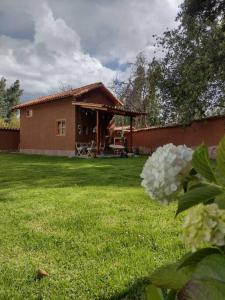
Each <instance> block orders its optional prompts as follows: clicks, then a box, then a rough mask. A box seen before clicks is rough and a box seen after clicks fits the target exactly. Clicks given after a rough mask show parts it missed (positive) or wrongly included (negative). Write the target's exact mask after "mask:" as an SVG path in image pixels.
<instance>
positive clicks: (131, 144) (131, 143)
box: [129, 116, 133, 153]
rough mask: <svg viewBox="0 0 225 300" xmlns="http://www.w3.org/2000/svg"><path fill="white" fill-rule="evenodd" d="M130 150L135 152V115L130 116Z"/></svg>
mask: <svg viewBox="0 0 225 300" xmlns="http://www.w3.org/2000/svg"><path fill="white" fill-rule="evenodd" d="M129 148H130V149H129V151H130V152H131V153H132V152H133V117H132V116H130V147H129Z"/></svg>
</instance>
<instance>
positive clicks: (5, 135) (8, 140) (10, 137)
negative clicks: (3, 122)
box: [0, 128, 20, 151]
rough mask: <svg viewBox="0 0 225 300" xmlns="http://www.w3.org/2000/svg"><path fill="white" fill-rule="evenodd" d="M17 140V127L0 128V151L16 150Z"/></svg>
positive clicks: (18, 138)
mask: <svg viewBox="0 0 225 300" xmlns="http://www.w3.org/2000/svg"><path fill="white" fill-rule="evenodd" d="M19 142H20V131H19V129H6V128H0V151H18V148H19Z"/></svg>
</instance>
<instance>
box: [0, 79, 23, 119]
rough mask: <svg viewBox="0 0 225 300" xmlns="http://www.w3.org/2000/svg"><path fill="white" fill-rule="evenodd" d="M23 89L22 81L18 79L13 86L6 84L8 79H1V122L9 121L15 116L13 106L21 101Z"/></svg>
mask: <svg viewBox="0 0 225 300" xmlns="http://www.w3.org/2000/svg"><path fill="white" fill-rule="evenodd" d="M22 93H23V90H21V89H20V82H19V80H16V81H15V82H14V83H13V84H12V85H11V86H9V87H7V86H6V79H5V78H4V77H2V78H1V79H0V119H1V122H6V123H9V122H11V121H12V119H13V118H14V117H15V113H14V112H13V111H12V107H13V106H14V105H17V104H18V103H19V102H20V96H21V95H22Z"/></svg>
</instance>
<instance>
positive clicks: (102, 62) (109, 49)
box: [0, 0, 181, 98]
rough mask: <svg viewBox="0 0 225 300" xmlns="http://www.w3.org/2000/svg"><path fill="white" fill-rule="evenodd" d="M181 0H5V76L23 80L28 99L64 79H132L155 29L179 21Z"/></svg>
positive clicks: (0, 21)
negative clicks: (132, 64)
mask: <svg viewBox="0 0 225 300" xmlns="http://www.w3.org/2000/svg"><path fill="white" fill-rule="evenodd" d="M180 2H181V0H162V1H157V0H141V1H139V0H113V1H111V0H76V1H73V0H64V1H58V0H39V1H35V0H20V1H16V0H1V1H0V76H5V77H6V78H7V79H8V80H9V82H12V81H14V80H16V79H20V80H21V83H22V87H23V89H24V93H25V96H24V97H25V98H28V97H29V95H30V96H31V95H32V96H36V95H41V94H46V93H49V92H50V91H51V92H52V91H53V90H57V89H58V88H59V85H60V83H63V84H65V85H71V86H75V87H76V86H80V85H83V84H87V83H90V82H94V81H103V82H104V83H105V84H108V83H110V82H111V81H112V79H113V78H115V77H116V76H121V77H122V78H126V76H127V75H128V73H129V70H128V68H127V65H128V64H127V63H128V62H131V61H133V60H134V58H135V56H136V55H137V54H138V52H140V51H144V53H145V54H146V55H147V57H148V58H151V57H152V56H153V52H154V47H153V44H154V39H153V38H152V35H153V34H155V33H156V34H161V33H162V32H163V31H164V30H165V29H166V27H173V26H174V18H175V16H176V14H177V10H178V4H179V3H180Z"/></svg>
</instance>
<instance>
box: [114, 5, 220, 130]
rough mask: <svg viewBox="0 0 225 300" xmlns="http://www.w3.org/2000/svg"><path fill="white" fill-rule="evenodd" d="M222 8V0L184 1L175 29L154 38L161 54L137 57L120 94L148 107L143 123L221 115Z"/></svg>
mask: <svg viewBox="0 0 225 300" xmlns="http://www.w3.org/2000/svg"><path fill="white" fill-rule="evenodd" d="M224 12H225V2H224V1H223V0H200V1H196V0H184V1H183V3H182V4H181V6H180V11H179V13H178V15H177V18H176V21H177V26H176V28H174V29H172V30H167V31H165V32H164V34H163V35H162V36H161V37H157V38H156V45H155V46H156V50H155V52H156V51H159V52H161V55H158V57H161V58H159V59H156V58H153V59H152V61H150V62H149V61H146V59H142V60H141V61H140V59H139V57H138V58H137V62H136V63H135V67H136V69H135V72H134V73H133V74H131V77H130V80H129V81H128V82H126V83H124V85H123V86H124V89H123V95H121V96H122V97H121V99H122V100H124V101H125V103H128V105H131V104H133V103H134V102H135V103H138V104H141V105H142V106H141V107H142V109H144V110H145V111H146V112H149V117H148V122H147V124H148V125H149V124H150V125H155V124H165V123H172V122H176V123H181V124H184V125H186V124H188V123H189V122H190V121H192V120H193V119H201V118H203V117H206V116H209V115H217V114H224V112H225V71H224V70H225V51H224V49H225V36H224V32H225V17H224ZM119 96H120V95H119ZM134 99H135V101H134ZM130 108H132V107H131V106H130ZM133 108H139V107H136V106H134V107H133Z"/></svg>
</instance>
